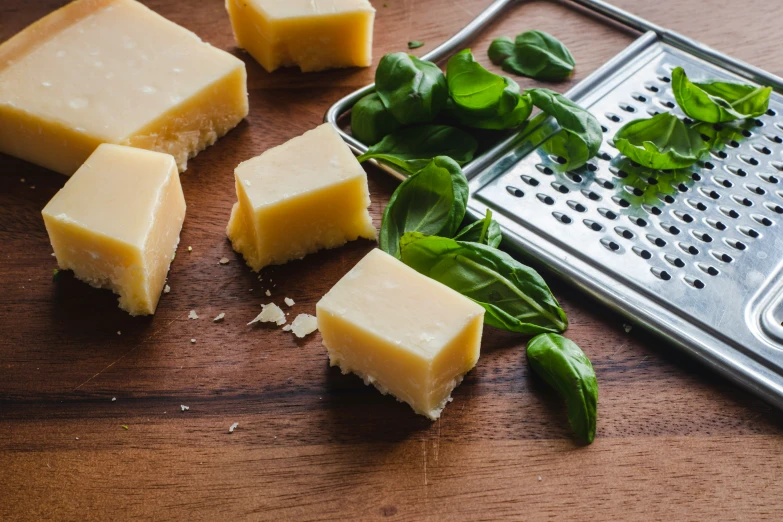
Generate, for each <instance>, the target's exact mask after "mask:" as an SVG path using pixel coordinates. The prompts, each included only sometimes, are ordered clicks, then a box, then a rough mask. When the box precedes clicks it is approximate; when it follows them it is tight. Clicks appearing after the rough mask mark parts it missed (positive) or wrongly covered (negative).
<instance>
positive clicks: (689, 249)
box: [677, 242, 699, 256]
mask: <svg viewBox="0 0 783 522" xmlns="http://www.w3.org/2000/svg"><path fill="white" fill-rule="evenodd" d="M677 246H678V247H680V249H681V250H682V251H683V252H685V253H686V254H690V255H692V256H695V255H698V254H699V249H698V248H696V247H695V246H693V245H689V244H688V243H682V242H681V243H677Z"/></svg>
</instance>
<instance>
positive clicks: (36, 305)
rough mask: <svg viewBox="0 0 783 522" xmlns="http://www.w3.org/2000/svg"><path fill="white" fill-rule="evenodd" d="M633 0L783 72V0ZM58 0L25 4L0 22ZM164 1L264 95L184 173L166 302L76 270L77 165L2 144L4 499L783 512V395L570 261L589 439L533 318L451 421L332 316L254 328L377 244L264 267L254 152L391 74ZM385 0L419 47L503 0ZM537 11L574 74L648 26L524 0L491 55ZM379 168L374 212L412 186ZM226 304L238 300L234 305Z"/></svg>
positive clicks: (386, 44)
mask: <svg viewBox="0 0 783 522" xmlns="http://www.w3.org/2000/svg"><path fill="white" fill-rule="evenodd" d="M615 2H616V3H617V4H618V5H620V6H622V7H624V8H626V9H628V10H630V11H633V12H635V13H637V14H640V15H642V16H645V17H648V18H649V19H651V20H653V21H655V22H657V23H660V24H662V25H665V26H668V27H671V28H673V29H676V30H678V31H681V32H683V33H685V34H688V35H689V36H692V37H695V38H697V39H699V40H702V41H704V42H706V43H707V44H709V45H712V46H714V47H716V48H718V49H720V50H723V51H727V52H729V53H731V54H733V55H734V56H737V57H739V58H741V59H744V60H747V61H749V62H751V63H753V64H754V65H757V66H760V67H762V68H766V69H768V70H770V71H772V72H773V73H776V74H779V75H781V74H783V64H781V62H780V60H779V55H778V52H777V51H778V48H779V47H780V46H781V44H783V37H781V36H780V32H779V27H778V26H779V20H780V19H781V18H783V4H780V3H776V2H769V1H761V0H749V1H746V2H744V3H743V7H742V8H741V9H738V7H737V6H738V4H737V3H736V2H729V1H728V0H711V1H701V0H680V1H677V0H658V1H656V2H638V1H635V0H615ZM63 3H64V1H62V0H38V1H36V2H30V1H26V0H4V1H3V2H2V3H0V41H3V40H6V39H7V38H9V37H10V36H12V35H13V34H15V33H16V32H18V31H19V30H21V29H22V28H23V27H25V26H26V25H27V24H29V23H31V22H33V21H35V20H36V19H38V18H40V17H41V16H43V15H45V14H47V13H48V12H50V11H51V10H53V9H55V8H56V7H58V6H60V5H62V4H63ZM145 3H146V4H148V5H149V6H150V7H151V8H153V9H154V10H156V11H157V12H159V13H161V14H162V15H164V16H166V17H167V18H169V19H171V20H173V21H175V22H177V23H179V24H181V25H183V26H185V27H187V28H188V29H191V30H193V31H194V32H196V33H197V34H198V35H199V36H201V37H202V38H203V39H205V40H206V41H209V42H210V43H212V44H213V45H216V46H218V47H220V48H223V49H226V50H227V51H229V52H232V53H235V54H237V56H239V57H240V58H242V59H243V60H245V62H246V64H247V69H248V74H249V78H248V87H249V89H250V104H251V112H250V115H249V116H248V118H247V120H246V121H245V122H243V123H242V124H240V125H239V127H237V128H236V129H235V130H233V131H232V132H231V133H229V135H228V136H226V137H225V138H223V139H222V140H220V141H219V142H218V143H217V144H216V145H215V146H213V147H211V148H209V149H208V150H206V151H204V152H203V153H201V154H199V156H198V157H197V158H196V159H194V160H192V161H191V162H189V169H188V171H187V172H186V173H185V174H183V175H182V182H183V188H184V191H185V196H186V199H187V202H188V214H187V218H186V221H185V226H184V228H183V231H182V242H181V245H182V246H183V247H186V246H188V245H191V246H192V247H193V251H192V252H191V253H188V252H187V251H186V249H184V248H183V249H181V250H180V253H179V254H178V255H177V258H176V260H175V261H174V263H173V265H172V268H171V273H170V276H169V284H170V285H171V288H172V290H171V293H170V294H167V295H164V296H163V298H162V300H161V303H160V306H159V308H158V312H157V314H156V315H155V316H154V317H151V318H135V319H134V318H131V317H129V316H127V314H125V313H123V312H122V311H120V310H119V309H118V308H117V306H116V298H115V297H114V296H113V295H112V294H110V293H109V292H108V291H96V290H94V289H92V288H90V287H88V286H87V285H85V284H83V283H81V282H79V281H77V280H75V279H74V278H73V277H72V276H71V275H70V274H63V276H62V277H61V278H60V279H59V280H58V281H57V282H56V283H53V282H52V277H51V275H52V269H53V268H54V267H55V262H54V258H52V257H51V255H50V253H51V248H50V246H49V242H48V238H47V236H46V231H45V229H44V226H43V222H42V220H41V217H40V210H41V209H42V208H43V206H44V205H45V204H46V202H47V201H48V200H49V198H51V197H52V195H53V194H54V193H55V192H56V191H57V190H58V189H59V188H60V187H61V186H62V185H63V183H64V182H65V178H64V177H62V176H60V175H58V174H55V173H52V172H48V171H46V170H44V169H41V168H38V167H35V166H32V165H30V164H27V163H25V162H22V161H19V160H16V159H14V158H9V157H5V156H2V157H0V187H1V188H0V245H2V247H3V248H2V251H0V275H1V277H0V519H2V520H34V519H60V520H107V519H112V520H116V519H131V518H143V519H156V520H169V519H172V520H173V519H184V518H186V519H191V520H215V519H219V518H228V517H240V518H242V519H246V518H249V519H259V520H261V519H263V520H327V519H329V520H374V519H387V518H388V519H390V520H417V521H418V520H439V519H450V520H484V519H486V520H489V519H508V520H520V519H554V518H562V519H583V520H588V519H589V520H606V519H624V520H630V519H638V520H649V519H667V520H681V519H689V520H691V519H692V520H696V519H714V518H720V519H722V520H748V519H770V520H775V519H779V518H780V508H781V505H782V504H783V502H781V498H783V486H781V472H782V471H783V469H782V468H783V439H781V436H780V435H781V428H783V415H781V413H780V412H778V411H776V410H774V409H772V408H771V407H770V406H768V405H767V404H765V403H763V402H761V401H760V400H758V399H756V398H754V397H752V396H750V395H748V394H747V393H745V392H744V391H741V390H739V389H738V388H736V387H735V386H733V385H731V384H729V383H727V382H726V381H724V380H722V379H720V378H718V377H716V376H715V375H713V374H711V373H708V372H707V371H706V370H704V369H703V368H701V367H700V366H698V365H696V364H695V363H693V362H692V361H690V360H689V359H688V358H686V357H684V356H682V355H681V354H680V353H679V352H677V351H676V350H674V349H673V348H671V347H670V346H668V345H667V344H665V343H663V342H662V341H660V340H658V339H656V338H654V337H652V336H649V335H647V334H645V333H644V332H643V331H640V329H634V330H632V331H631V332H630V333H626V332H625V331H624V329H623V326H622V325H623V322H624V321H623V320H622V319H621V318H619V317H618V316H616V315H614V314H613V313H611V312H609V311H607V310H605V309H603V308H601V307H600V306H597V305H596V304H595V303H594V302H593V301H591V300H589V299H588V298H586V297H584V296H582V295H581V294H579V293H577V292H575V291H574V290H572V289H570V288H569V287H568V286H566V285H564V284H562V283H560V282H558V281H556V280H554V279H553V278H551V277H549V280H550V282H551V286H552V288H553V291H554V292H555V294H556V295H557V297H558V299H560V301H561V303H562V304H563V306H564V308H565V309H566V311H567V313H568V316H569V319H570V323H571V327H570V329H569V336H570V337H571V338H573V339H574V340H575V341H576V342H577V343H578V344H579V345H580V346H581V347H582V348H583V349H584V350H585V352H587V354H588V355H589V356H590V357H591V359H592V360H593V363H594V365H595V368H596V372H597V374H598V380H599V386H600V402H599V422H598V435H597V438H596V442H595V443H594V444H593V445H591V446H588V447H581V446H579V445H577V444H575V443H574V442H573V441H572V439H571V438H570V435H569V429H568V425H567V421H566V419H565V414H564V411H563V408H562V407H561V405H560V403H559V400H558V398H557V397H556V396H555V395H554V394H553V393H552V392H551V391H550V390H548V389H547V388H546V387H545V386H544V385H543V384H542V383H541V382H540V381H539V380H538V379H536V378H534V377H533V376H532V375H530V373H529V371H528V367H527V365H526V363H525V358H524V345H525V341H526V339H524V338H520V337H519V336H516V335H511V334H507V333H503V332H499V331H497V330H493V329H490V328H487V329H486V330H485V338H484V342H483V347H482V356H481V359H480V361H479V364H478V366H477V367H476V369H475V370H474V371H472V372H471V373H470V374H469V375H468V376H467V378H466V380H465V382H464V383H463V384H462V385H461V386H460V387H459V388H458V389H457V390H456V392H455V396H454V402H453V403H452V404H451V405H450V406H449V407H448V408H447V409H446V410H445V412H444V414H443V416H442V418H441V419H440V420H439V421H437V422H434V423H433V422H430V421H427V420H426V419H424V418H423V417H419V416H415V415H413V413H412V412H411V411H410V409H409V408H408V407H407V406H405V405H402V404H399V403H397V402H395V401H394V400H393V399H391V398H389V397H384V396H381V395H380V394H379V393H377V392H376V391H375V390H374V389H371V388H367V387H365V386H364V385H363V384H362V383H361V381H360V380H359V379H358V378H356V377H353V376H343V375H341V374H340V373H339V371H337V370H336V369H330V368H329V367H328V364H327V358H326V354H325V351H324V349H323V347H322V346H321V342H320V337H319V336H318V335H317V334H316V335H313V336H311V337H310V338H308V339H306V340H304V341H296V340H295V339H294V338H293V337H292V336H291V334H289V333H286V332H282V331H280V330H278V329H275V328H272V327H264V326H260V327H258V326H257V327H247V326H245V323H247V321H249V320H250V319H251V318H253V317H254V316H255V315H256V314H257V313H258V311H259V310H260V309H259V304H260V303H262V302H268V301H269V300H270V299H269V298H266V297H265V296H264V291H265V290H267V289H269V290H270V291H271V293H272V298H271V300H274V301H275V302H277V303H279V304H282V299H283V297H286V296H287V297H291V298H293V299H294V300H295V301H296V305H295V306H294V307H293V309H292V310H291V312H292V314H295V313H300V312H309V313H313V312H314V307H315V303H316V302H317V301H318V299H319V298H320V296H321V295H323V294H324V293H325V292H326V291H327V290H328V289H329V288H330V287H331V286H332V285H333V284H334V283H335V282H336V281H337V280H338V279H339V278H340V277H341V276H342V275H343V274H344V273H345V272H346V271H347V270H349V269H350V267H351V266H353V264H354V263H355V262H356V261H358V260H359V259H360V258H361V257H362V256H363V255H364V254H365V253H366V252H367V251H368V250H369V249H371V248H372V247H373V244H372V243H371V242H369V241H358V242H354V243H352V244H350V245H348V246H346V247H344V248H340V249H336V250H332V251H328V252H322V253H319V254H316V255H311V256H308V257H307V258H305V259H304V260H302V261H298V262H294V263H290V264H288V265H285V266H281V267H272V268H268V269H265V270H264V271H263V272H262V274H261V277H262V278H263V281H262V282H259V281H258V279H257V277H256V275H254V274H253V273H252V272H250V270H249V269H247V267H245V265H244V263H243V262H242V260H241V258H240V257H238V256H237V255H236V254H234V253H233V252H232V250H231V247H230V245H229V243H228V242H227V240H226V238H225V224H226V222H227V220H228V215H229V211H230V208H231V205H232V204H233V202H234V201H235V195H234V189H233V183H232V176H233V169H234V167H235V166H236V165H237V164H238V163H239V162H240V161H242V160H245V159H248V158H250V157H252V156H255V155H257V154H259V153H260V152H262V151H263V150H265V149H267V148H269V147H271V146H274V145H277V144H280V143H282V142H284V141H286V140H288V139H290V138H291V137H293V136H296V135H299V134H301V133H302V132H304V131H305V130H307V129H310V128H312V127H314V126H315V125H317V124H318V123H319V122H320V121H321V120H322V117H323V113H324V112H325V110H326V108H327V107H328V106H329V105H330V104H331V103H333V102H334V101H335V100H336V99H338V98H339V97H341V96H343V95H345V94H347V93H348V92H350V91H352V90H353V89H355V88H357V87H360V86H362V85H364V84H366V83H369V82H370V81H371V80H372V75H373V69H366V70H356V69H353V70H342V71H328V72H324V73H317V74H306V75H304V74H300V73H298V72H297V71H294V70H283V71H278V72H276V73H274V74H267V73H265V72H264V71H263V70H262V69H261V68H260V67H259V66H258V65H257V64H256V63H255V62H254V61H253V60H252V59H250V58H249V57H248V56H247V55H245V54H243V53H241V52H239V51H237V50H236V49H235V47H234V42H233V37H232V34H231V29H230V25H229V22H228V19H227V16H226V14H225V11H224V8H223V6H222V1H221V0H185V1H178V2H173V1H170V0H149V1H145ZM373 3H374V5H375V7H376V8H377V10H378V13H377V19H376V40H375V47H374V52H375V56H376V57H380V56H381V55H382V54H384V53H386V52H391V51H398V50H403V49H405V44H406V42H407V41H408V40H412V39H417V40H423V41H424V42H425V46H424V47H423V48H421V49H418V50H417V51H416V52H417V53H418V54H423V53H424V52H426V51H428V50H429V49H431V48H433V47H434V46H435V45H437V43H439V42H441V41H442V40H444V39H445V38H447V37H448V36H449V35H451V34H453V33H454V32H455V31H456V30H458V29H459V28H460V27H461V26H463V25H464V24H465V23H467V22H468V21H470V20H471V19H472V18H473V17H475V15H476V14H477V13H478V12H479V11H480V10H481V9H482V8H483V7H485V6H486V5H487V4H488V3H489V2H488V0H385V1H380V0H379V1H373ZM384 6H388V7H384ZM532 28H535V29H540V30H544V31H548V32H551V33H552V34H554V35H556V36H557V37H559V38H560V39H562V40H563V41H564V42H565V43H566V44H567V45H568V46H569V48H570V49H571V50H572V52H573V53H574V55H575V56H576V59H577V63H578V69H577V74H576V76H575V78H574V79H573V81H578V80H580V79H581V78H583V77H584V76H586V75H587V74H589V73H590V72H591V71H592V70H594V69H595V68H597V67H598V66H599V65H601V64H602V63H604V62H605V61H606V60H608V59H609V58H610V57H612V56H613V55H614V54H615V53H617V52H618V51H620V50H621V49H622V48H623V47H624V46H626V45H627V44H628V43H629V42H631V41H632V40H633V38H634V37H635V35H634V34H632V33H629V32H627V31H624V30H621V29H619V28H617V27H615V26H612V25H611V24H607V23H605V22H603V21H601V20H599V19H596V18H595V17H593V16H591V15H588V14H585V13H584V12H582V11H580V10H578V9H577V10H574V9H572V8H570V7H568V6H567V5H566V4H565V3H557V2H544V1H537V2H527V3H523V4H521V5H519V6H516V7H515V8H514V9H513V11H512V12H511V13H510V14H509V15H508V16H506V17H504V18H503V19H502V20H500V21H499V22H497V23H495V24H493V25H492V26H491V27H490V28H488V29H487V30H486V31H485V32H484V33H483V35H482V36H481V37H480V38H479V39H478V40H477V41H476V42H475V43H474V44H473V47H474V48H475V49H476V55H477V56H478V57H479V58H480V59H481V60H482V61H483V62H484V63H485V64H486V56H485V52H484V50H485V49H486V48H487V46H488V44H489V42H490V41H491V39H492V38H493V37H495V36H498V35H502V34H507V35H514V34H516V33H518V32H520V31H522V30H525V29H532ZM521 83H522V85H523V86H530V85H533V84H534V82H532V81H530V80H524V81H522V82H521ZM569 85H570V84H565V85H562V86H560V85H559V86H558V89H560V90H565V89H566V88H567V87H568V86H569ZM368 175H369V181H370V188H371V192H372V199H373V203H372V209H371V210H372V215H373V218H374V219H375V221H376V224H379V222H380V215H381V211H382V209H383V207H384V205H385V204H386V202H387V201H388V198H389V196H390V194H391V192H392V191H393V189H394V187H395V186H396V183H395V182H394V181H393V180H392V179H390V178H389V177H387V175H385V174H383V173H382V172H380V171H376V170H373V169H371V170H369V171H368ZM22 178H23V179H24V182H22V181H20V179H22ZM221 257H228V258H229V259H230V263H229V264H228V265H225V266H223V265H219V264H218V260H219V259H220V258H221ZM190 310H196V311H197V312H198V315H199V316H200V318H199V319H198V320H189V319H188V318H187V316H188V312H189V311H190ZM220 312H225V313H226V318H225V321H224V322H222V323H213V322H212V320H211V318H213V317H214V316H216V315H217V314H218V313H220ZM118 332H121V334H118ZM191 338H195V339H196V343H195V344H191V342H190V339H191ZM112 398H116V401H112ZM181 405H187V406H189V407H190V409H189V410H188V411H184V412H183V411H182V409H181ZM233 422H239V427H238V428H237V429H236V431H235V432H234V433H233V434H229V433H228V427H229V426H230V425H231V424H232V423H233ZM123 425H125V426H127V427H128V429H127V430H126V429H124V428H123Z"/></svg>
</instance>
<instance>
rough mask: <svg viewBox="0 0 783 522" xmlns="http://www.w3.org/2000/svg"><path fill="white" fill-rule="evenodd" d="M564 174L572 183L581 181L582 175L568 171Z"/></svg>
mask: <svg viewBox="0 0 783 522" xmlns="http://www.w3.org/2000/svg"><path fill="white" fill-rule="evenodd" d="M566 176H567V177H568V179H570V180H571V181H573V182H574V183H581V182H582V176H580V175H579V174H577V173H576V172H570V171H569V172H566Z"/></svg>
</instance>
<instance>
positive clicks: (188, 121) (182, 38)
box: [0, 0, 248, 175]
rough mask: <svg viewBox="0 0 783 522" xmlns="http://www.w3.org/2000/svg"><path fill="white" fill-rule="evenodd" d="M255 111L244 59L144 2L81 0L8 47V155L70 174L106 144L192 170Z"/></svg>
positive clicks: (4, 53) (3, 80)
mask: <svg viewBox="0 0 783 522" xmlns="http://www.w3.org/2000/svg"><path fill="white" fill-rule="evenodd" d="M247 110H248V105H247V87H246V74H245V66H244V63H243V62H242V61H241V60H239V59H238V58H236V57H234V56H231V55H230V54H228V53H226V52H224V51H221V50H219V49H215V48H214V47H212V46H210V45H209V44H206V43H204V42H202V41H201V40H200V39H199V38H198V37H197V36H196V35H195V34H193V33H191V32H190V31H188V30H186V29H184V28H182V27H180V26H178V25H176V24H175V23H173V22H170V21H168V20H166V19H165V18H163V17H162V16H160V15H158V14H156V13H155V12H153V11H151V10H149V9H148V8H146V7H145V6H144V5H142V4H140V3H138V2H136V1H134V0H76V1H75V2H72V3H70V4H68V5H66V6H65V7H63V8H61V9H59V10H57V11H55V12H53V13H51V14H50V15H48V16H46V17H44V18H42V19H41V20H39V21H38V22H36V23H34V24H33V25H31V26H29V27H28V28H26V29H25V30H23V31H22V32H21V33H19V34H17V35H16V36H14V37H13V38H11V39H10V40H8V41H7V42H5V43H3V44H2V45H0V152H3V153H6V154H10V155H12V156H16V157H19V158H22V159H25V160H27V161H31V162H33V163H36V164H38V165H41V166H43V167H46V168H49V169H52V170H55V171H57V172H60V173H62V174H66V175H71V174H73V173H74V172H75V171H76V169H77V168H79V166H80V165H81V164H82V163H83V162H84V161H85V160H86V159H87V157H88V156H89V155H90V154H91V153H92V152H93V151H94V150H95V148H96V147H97V146H98V145H99V144H101V143H116V144H120V145H130V146H133V147H140V148H144V149H149V150H155V151H159V152H166V153H169V154H171V155H172V156H174V159H175V160H176V162H177V165H178V167H179V169H180V170H185V167H186V165H187V160H188V158H192V157H193V156H195V155H196V154H197V153H198V152H199V151H200V150H202V149H204V148H206V147H208V146H209V145H212V144H213V143H214V142H215V141H216V140H217V139H218V138H219V137H220V136H223V135H224V134H225V133H227V132H228V131H229V130H230V129H232V128H233V127H234V126H236V125H237V123H239V122H240V121H241V120H242V118H244V117H245V115H247Z"/></svg>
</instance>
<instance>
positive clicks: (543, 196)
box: [536, 193, 555, 205]
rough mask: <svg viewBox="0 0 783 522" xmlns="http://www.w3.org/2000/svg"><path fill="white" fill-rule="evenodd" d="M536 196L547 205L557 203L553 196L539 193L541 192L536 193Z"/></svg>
mask: <svg viewBox="0 0 783 522" xmlns="http://www.w3.org/2000/svg"><path fill="white" fill-rule="evenodd" d="M536 197H537V198H538V200H539V201H540V202H541V203H544V204H546V205H554V204H555V200H554V199H552V197H551V196H547V195H546V194H540V193H539V194H536Z"/></svg>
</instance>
